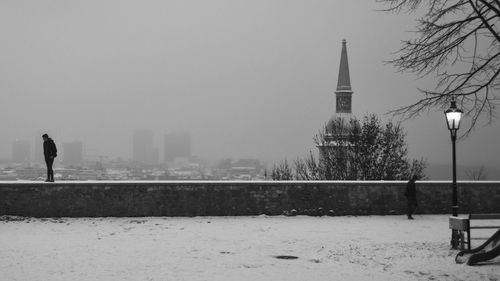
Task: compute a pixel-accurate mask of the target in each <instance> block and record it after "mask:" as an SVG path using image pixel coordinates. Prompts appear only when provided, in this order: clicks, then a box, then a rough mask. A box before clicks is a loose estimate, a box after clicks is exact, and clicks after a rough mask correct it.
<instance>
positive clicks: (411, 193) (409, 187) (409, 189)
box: [405, 179, 417, 201]
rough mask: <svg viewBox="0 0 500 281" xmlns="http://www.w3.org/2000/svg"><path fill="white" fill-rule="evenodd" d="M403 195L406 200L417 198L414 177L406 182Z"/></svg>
mask: <svg viewBox="0 0 500 281" xmlns="http://www.w3.org/2000/svg"><path fill="white" fill-rule="evenodd" d="M405 196H406V198H408V200H415V201H416V200H417V190H416V186H415V179H410V180H409V181H408V183H407V184H406V190H405Z"/></svg>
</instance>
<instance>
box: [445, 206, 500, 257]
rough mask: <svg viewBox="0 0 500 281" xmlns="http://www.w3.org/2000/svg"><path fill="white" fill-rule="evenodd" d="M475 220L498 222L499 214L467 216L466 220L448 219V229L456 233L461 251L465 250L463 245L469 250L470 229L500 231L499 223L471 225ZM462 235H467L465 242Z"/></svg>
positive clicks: (458, 218)
mask: <svg viewBox="0 0 500 281" xmlns="http://www.w3.org/2000/svg"><path fill="white" fill-rule="evenodd" d="M476 220H500V214H469V217H468V218H464V217H450V229H453V230H456V231H458V238H459V244H460V248H461V249H462V250H463V249H464V248H465V244H467V248H468V249H469V250H470V248H471V243H470V240H471V229H500V222H499V223H498V224H496V225H484V224H482V225H475V224H474V225H471V221H476ZM464 233H467V241H465V237H464Z"/></svg>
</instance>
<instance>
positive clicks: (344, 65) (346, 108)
mask: <svg viewBox="0 0 500 281" xmlns="http://www.w3.org/2000/svg"><path fill="white" fill-rule="evenodd" d="M346 45H347V42H346V41H345V39H344V40H342V53H341V54H340V67H339V77H338V80H337V90H336V91H335V97H336V105H337V106H336V109H335V112H336V113H337V114H344V115H350V114H352V94H353V93H354V92H353V91H352V88H351V77H350V76H349V62H348V60H347V46H346ZM345 117H350V116H345Z"/></svg>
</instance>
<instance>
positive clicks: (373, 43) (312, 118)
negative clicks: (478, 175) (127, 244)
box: [0, 1, 500, 167]
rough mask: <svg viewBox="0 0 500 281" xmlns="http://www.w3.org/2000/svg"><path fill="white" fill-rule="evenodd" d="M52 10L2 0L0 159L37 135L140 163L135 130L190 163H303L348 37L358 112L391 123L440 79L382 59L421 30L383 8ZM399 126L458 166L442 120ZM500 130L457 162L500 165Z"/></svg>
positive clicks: (413, 148) (468, 142)
mask: <svg viewBox="0 0 500 281" xmlns="http://www.w3.org/2000/svg"><path fill="white" fill-rule="evenodd" d="M53 3H54V6H49V5H45V4H42V3H36V2H20V3H9V4H7V3H2V4H0V23H1V25H0V26H1V27H0V29H1V31H2V34H5V44H3V45H2V46H0V59H1V60H2V61H3V62H4V63H3V64H2V67H0V72H1V74H2V75H0V92H1V93H2V94H1V98H2V102H1V105H0V107H1V108H0V109H1V110H0V112H1V113H0V117H1V118H2V120H12V121H11V123H4V124H2V125H1V129H2V132H3V136H4V137H3V138H2V139H1V140H0V158H9V155H10V153H11V152H10V149H11V145H12V141H14V140H15V139H27V140H31V139H33V134H34V132H37V131H39V128H50V131H51V132H52V133H53V134H54V136H55V140H56V142H57V143H59V144H62V142H65V141H72V140H80V141H82V142H84V143H85V144H86V149H87V152H88V153H89V154H92V155H109V156H112V157H124V158H132V154H131V150H130V147H131V141H130V140H131V136H132V134H133V130H134V129H135V128H145V129H149V130H153V131H154V132H155V136H156V140H155V142H156V144H157V147H161V146H162V145H161V144H162V141H161V136H162V134H163V133H164V132H165V131H187V132H189V133H190V134H191V136H192V154H194V155H199V156H200V157H202V158H206V159H211V160H216V159H223V158H228V157H231V158H258V159H263V160H265V161H268V162H273V161H279V160H280V159H283V158H285V157H286V158H288V159H295V158H296V157H300V156H304V155H307V153H308V152H309V151H314V150H315V148H314V143H313V140H312V138H313V136H314V134H316V133H317V132H318V130H320V129H321V127H322V126H323V125H324V123H325V120H328V118H329V117H330V116H331V115H332V113H333V112H334V111H335V98H334V95H333V92H334V91H335V86H336V82H337V74H338V65H339V60H340V57H339V54H340V50H341V40H342V39H343V38H345V39H346V40H347V42H348V43H349V64H350V72H351V79H352V80H353V91H354V92H355V94H354V95H353V103H355V104H356V109H357V110H358V114H357V116H358V117H359V116H362V115H363V114H364V113H376V114H378V115H380V116H382V117H383V118H390V116H386V115H384V114H385V113H386V112H387V111H388V110H390V109H394V108H396V107H399V106H401V105H405V104H408V103H410V102H412V101H415V100H417V98H419V96H418V94H417V88H418V87H420V88H425V87H426V86H427V85H430V83H428V82H429V81H430V80H432V79H431V78H426V79H424V80H417V79H416V77H415V76H412V75H403V74H399V73H395V69H393V68H392V67H391V66H390V65H385V64H384V61H385V60H388V59H390V58H391V56H392V53H393V52H394V51H395V50H397V49H398V48H399V42H400V40H401V39H404V38H409V37H411V34H410V33H408V32H407V31H409V30H413V29H414V26H415V22H414V18H413V15H411V16H406V15H405V16H403V15H399V16H398V15H392V14H386V13H383V12H377V11H375V10H376V9H381V8H383V7H381V6H380V5H378V4H376V3H374V2H373V3H372V2H370V3H368V4H367V3H351V2H350V1H335V2H334V3H331V2H326V1H318V2H307V1H277V2H272V3H268V2H267V1H253V2H252V3H229V2H226V1H210V2H209V3H207V2H201V1H195V2H193V3H183V2H176V1H166V2H164V3H158V2H146V3H145V4H144V3H143V4H141V5H139V4H136V3H134V2H132V1H122V2H120V5H118V4H117V2H116V1H104V2H102V3H100V4H97V2H92V1H90V2H86V3H78V4H69V3H66V4H63V2H61V1H54V2H53ZM117 6H119V8H118V9H116V7H117ZM146 15H147V16H146ZM88 18H92V19H93V20H92V21H89V20H88ZM109 18H113V21H109ZM257 19H258V20H257ZM466 123H467V119H465V123H464V126H466ZM403 126H404V127H405V128H406V130H407V132H408V137H407V140H408V144H409V149H410V155H411V156H412V157H415V158H420V157H422V158H424V159H426V160H427V161H428V162H430V163H449V162H450V158H451V156H450V153H451V148H450V140H449V132H448V131H447V129H446V125H445V122H444V114H443V113H442V111H439V110H436V111H433V112H429V114H428V115H424V116H422V117H420V118H417V119H414V120H408V121H405V122H404V123H403ZM499 127H500V124H499V122H498V121H496V122H495V123H493V125H492V126H490V127H485V128H483V127H481V126H479V127H477V129H476V130H475V131H474V132H473V134H472V135H471V136H470V137H469V138H467V139H465V140H462V141H459V142H458V144H457V154H458V155H457V156H458V162H459V163H461V164H475V165H489V166H496V167H498V166H500V160H499V159H500V158H499V157H498V156H499V155H498V153H492V152H496V151H498V149H497V144H496V143H498V139H499V134H500V133H499V132H500V130H499ZM49 134H51V133H49ZM37 138H39V137H37ZM35 144H36V142H35ZM40 145H41V140H40ZM37 149H38V148H37V147H36V146H35V148H33V149H32V151H37Z"/></svg>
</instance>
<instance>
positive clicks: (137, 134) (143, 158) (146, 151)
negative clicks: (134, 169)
mask: <svg viewBox="0 0 500 281" xmlns="http://www.w3.org/2000/svg"><path fill="white" fill-rule="evenodd" d="M132 149H133V152H132V156H133V160H134V161H135V162H139V163H142V164H147V165H153V164H158V158H159V156H158V149H157V148H155V147H154V135H153V132H152V131H150V130H144V129H142V130H135V131H134V137H133V147H132Z"/></svg>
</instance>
